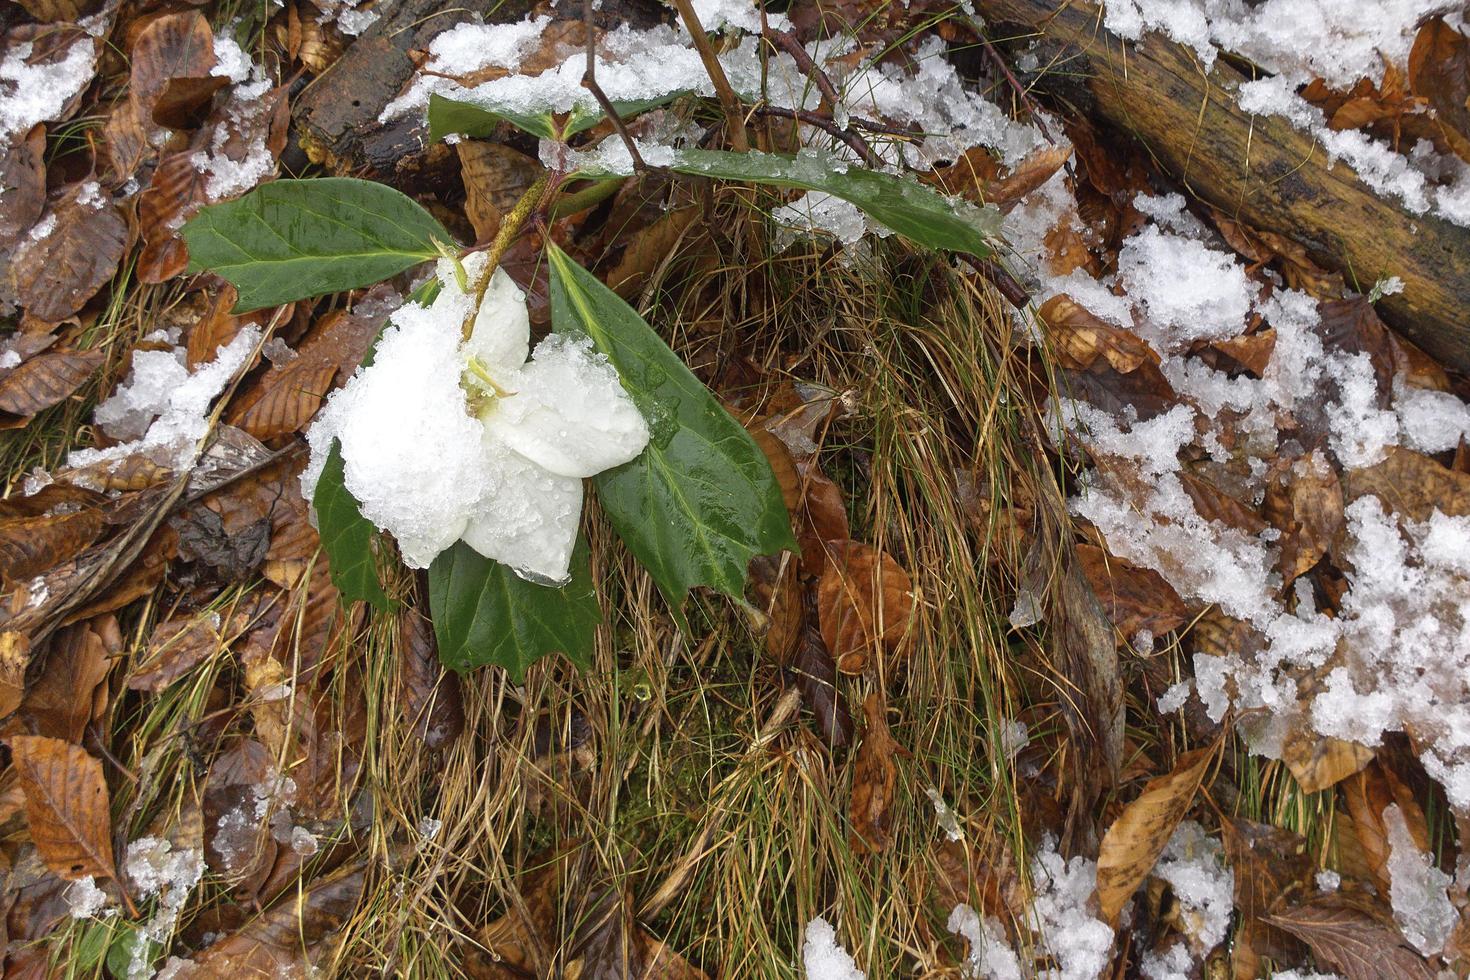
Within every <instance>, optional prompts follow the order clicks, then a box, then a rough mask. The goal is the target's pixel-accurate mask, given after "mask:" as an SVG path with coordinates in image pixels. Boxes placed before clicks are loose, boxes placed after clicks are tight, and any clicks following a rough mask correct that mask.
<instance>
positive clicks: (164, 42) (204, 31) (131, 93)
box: [128, 10, 229, 129]
mask: <svg viewBox="0 0 1470 980" xmlns="http://www.w3.org/2000/svg"><path fill="white" fill-rule="evenodd" d="M131 65H132V68H131V77H130V80H129V81H130V85H129V88H128V98H129V99H131V100H132V101H134V102H135V103H136V104H137V106H138V110H139V112H138V118H139V119H140V120H151V121H152V122H154V123H157V124H158V125H162V126H171V127H173V128H176V129H177V128H183V127H184V125H186V124H187V122H188V116H189V114H191V113H193V112H194V111H196V110H197V109H198V108H199V107H200V106H201V105H203V104H204V103H205V102H207V101H208V100H209V99H210V97H211V96H213V95H214V93H215V92H216V91H218V90H219V89H220V88H222V87H224V86H225V85H227V84H229V78H228V77H226V76H223V75H212V74H210V72H211V71H212V70H213V68H214V66H215V56H214V31H213V30H211V29H210V26H209V21H208V20H207V19H206V18H205V17H204V15H203V14H202V13H200V12H199V11H197V10H185V11H181V12H179V13H171V14H164V15H163V16H162V17H157V18H155V19H153V20H151V21H149V23H148V25H147V26H146V27H144V28H143V30H142V31H141V32H140V33H139V34H138V36H137V38H136V39H135V40H134V41H133V50H132V58H131Z"/></svg>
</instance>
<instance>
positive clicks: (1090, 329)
mask: <svg viewBox="0 0 1470 980" xmlns="http://www.w3.org/2000/svg"><path fill="white" fill-rule="evenodd" d="M1037 315H1038V316H1040V317H1041V320H1042V323H1044V324H1045V325H1046V332H1047V339H1048V340H1049V341H1050V342H1051V352H1052V353H1054V354H1055V355H1056V356H1057V361H1058V363H1059V364H1061V365H1062V367H1065V368H1071V369H1073V370H1077V371H1086V370H1089V369H1091V368H1092V366H1093V364H1095V363H1096V362H1097V361H1098V360H1099V359H1102V360H1103V361H1105V362H1106V363H1107V364H1108V366H1110V367H1111V368H1113V370H1115V371H1117V372H1119V373H1120V374H1128V373H1130V372H1132V371H1136V370H1138V369H1139V368H1141V367H1144V366H1146V365H1151V366H1153V367H1155V368H1157V366H1158V364H1159V355H1158V353H1157V352H1156V351H1155V350H1154V349H1153V348H1152V347H1150V346H1149V345H1148V343H1147V342H1146V341H1144V340H1142V339H1141V338H1140V337H1139V336H1138V335H1137V334H1135V333H1133V332H1132V331H1131V330H1123V329H1122V328H1120V327H1116V326H1114V325H1113V324H1111V323H1108V322H1107V321H1105V320H1103V319H1101V318H1100V317H1098V316H1096V315H1094V314H1093V313H1092V312H1091V311H1089V310H1088V309H1087V308H1086V307H1084V306H1082V305H1080V304H1079V303H1077V302H1075V301H1074V300H1073V299H1072V298H1071V297H1070V296H1067V295H1066V294H1065V293H1059V294H1057V295H1056V296H1053V297H1051V298H1050V299H1048V300H1047V301H1046V302H1045V303H1043V304H1041V308H1040V309H1039V310H1037Z"/></svg>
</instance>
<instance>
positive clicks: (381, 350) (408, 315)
mask: <svg viewBox="0 0 1470 980" xmlns="http://www.w3.org/2000/svg"><path fill="white" fill-rule="evenodd" d="M392 320H393V323H392V325H391V326H390V327H389V328H388V329H387V330H386V331H384V333H383V337H382V339H381V340H380V341H379V342H378V347H377V353H376V355H375V357H374V360H373V364H372V366H371V367H367V368H364V369H363V370H361V371H360V372H358V374H357V375H356V376H354V377H353V378H352V379H351V380H350V381H349V382H348V383H347V385H346V386H344V387H343V388H342V389H341V390H339V391H337V392H335V393H333V395H332V397H331V399H330V400H329V401H328V403H327V405H326V407H325V408H324V409H323V410H322V412H321V414H320V415H319V416H318V418H317V421H316V423H315V424H313V426H312V428H311V430H310V431H309V432H308V434H307V440H308V442H309V443H310V444H311V450H312V461H313V466H314V467H315V469H314V471H313V472H315V473H319V472H320V461H324V460H325V459H326V455H327V453H328V451H329V450H330V448H331V444H332V440H333V439H334V438H335V439H337V440H339V441H340V442H341V444H342V460H343V463H344V471H343V475H344V482H345V483H346V485H347V489H348V490H350V491H351V492H352V495H353V496H354V497H356V498H357V500H358V502H359V503H360V504H361V505H362V513H363V516H364V517H366V518H367V519H368V520H370V521H372V522H373V523H374V524H376V525H377V526H378V527H380V528H382V529H383V530H385V531H388V532H389V533H391V534H392V535H393V536H394V537H395V538H397V539H398V546H399V549H400V550H401V551H402V553H403V559H404V562H405V563H407V564H408V565H409V566H410V567H412V568H426V567H428V565H429V563H430V562H432V561H433V560H434V556H435V555H437V554H438V553H439V552H440V551H443V550H444V549H445V548H447V547H449V546H450V545H451V544H453V543H454V542H455V541H457V540H458V539H459V536H460V534H461V533H462V532H463V530H464V527H465V524H466V522H467V521H468V520H469V518H470V515H471V514H472V513H474V512H475V508H476V507H477V506H478V504H479V502H480V500H481V499H482V497H483V495H484V492H485V489H486V486H487V476H488V474H487V473H486V470H485V457H484V452H483V449H482V442H483V439H484V429H483V427H482V426H481V425H480V424H479V423H478V422H477V421H476V420H475V419H474V418H473V417H472V416H471V415H470V414H469V412H468V411H467V410H466V407H465V396H464V391H463V390H462V389H461V388H460V386H459V375H460V371H461V369H462V365H463V362H462V361H461V360H460V357H459V327H458V325H457V324H455V323H453V322H452V320H447V319H446V318H444V317H443V316H442V311H440V310H437V309H435V308H429V309H425V308H424V307H422V306H418V305H415V304H412V303H410V304H407V305H405V306H403V307H401V308H400V309H399V310H398V311H397V312H395V313H394V314H393V318H392Z"/></svg>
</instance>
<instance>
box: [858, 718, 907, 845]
mask: <svg viewBox="0 0 1470 980" xmlns="http://www.w3.org/2000/svg"><path fill="white" fill-rule="evenodd" d="M885 714H886V706H885V705H884V703H883V698H882V696H881V695H880V694H879V693H878V692H877V691H874V692H873V693H871V694H869V695H868V697H867V699H866V700H864V701H863V719H864V722H865V723H866V724H865V727H864V729H863V740H862V742H861V743H860V744H859V745H858V750H857V761H856V762H855V763H854V764H853V773H852V799H851V801H850V802H849V803H848V808H847V816H848V821H849V822H850V823H851V824H852V835H851V838H850V839H851V842H852V847H853V849H854V850H856V851H868V852H877V851H882V850H885V849H886V848H887V847H888V845H889V844H891V843H893V814H892V810H893V801H894V796H895V793H896V791H897V789H898V764H897V763H896V762H894V759H893V757H894V755H895V754H896V752H897V751H898V743H897V742H895V741H894V740H893V736H892V735H891V734H889V732H888V720H887V718H886V717H885Z"/></svg>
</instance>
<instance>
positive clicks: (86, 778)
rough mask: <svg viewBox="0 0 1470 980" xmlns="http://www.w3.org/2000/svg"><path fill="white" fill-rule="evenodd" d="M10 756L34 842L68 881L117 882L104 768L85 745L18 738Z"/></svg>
mask: <svg viewBox="0 0 1470 980" xmlns="http://www.w3.org/2000/svg"><path fill="white" fill-rule="evenodd" d="M10 753H11V761H12V765H14V767H15V772H16V776H17V777H18V778H19V780H20V786H21V789H22V790H23V791H24V793H25V798H26V821H27V823H28V824H29V825H30V828H31V839H32V840H34V841H35V842H36V849H37V850H38V851H39V852H40V853H41V858H42V860H44V861H45V862H46V866H47V867H48V868H50V869H51V870H52V871H54V872H56V873H57V874H58V875H60V876H61V877H63V878H68V879H73V880H74V879H77V878H81V877H85V876H86V875H92V876H93V877H97V878H102V877H105V878H116V877H117V869H116V866H115V865H114V863H113V856H112V818H111V815H110V813H109V806H110V804H109V799H108V794H107V782H106V780H104V779H103V778H102V763H101V761H100V760H98V759H95V758H93V757H92V756H91V755H89V754H88V753H87V750H86V749H83V748H82V747H81V746H79V745H71V744H69V743H67V742H63V741H62V740H60V739H56V738H47V737H45V736H43V735H14V736H11V738H10Z"/></svg>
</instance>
